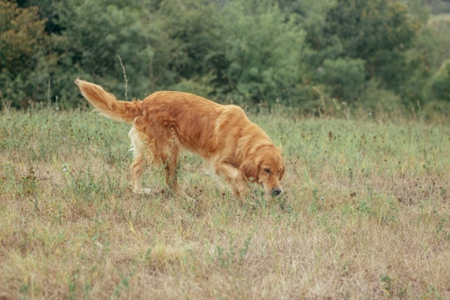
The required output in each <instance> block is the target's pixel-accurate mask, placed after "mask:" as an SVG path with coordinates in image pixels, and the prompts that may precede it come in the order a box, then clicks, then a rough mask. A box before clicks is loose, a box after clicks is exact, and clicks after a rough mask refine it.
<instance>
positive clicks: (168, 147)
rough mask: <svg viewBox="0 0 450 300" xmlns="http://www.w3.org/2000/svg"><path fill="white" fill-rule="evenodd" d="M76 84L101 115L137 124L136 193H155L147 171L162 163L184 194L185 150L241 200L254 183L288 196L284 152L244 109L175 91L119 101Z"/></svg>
mask: <svg viewBox="0 0 450 300" xmlns="http://www.w3.org/2000/svg"><path fill="white" fill-rule="evenodd" d="M75 84H76V85H77V86H78V87H79V88H80V90H81V93H82V95H83V96H84V97H85V98H86V99H87V100H88V101H89V102H90V103H91V104H92V105H93V106H94V107H95V109H96V111H98V112H99V113H101V114H103V115H104V116H106V117H108V118H111V119H113V120H116V121H123V122H126V123H129V124H131V125H132V126H133V128H132V129H131V131H130V133H129V137H130V138H131V144H132V150H133V152H134V162H133V164H132V165H131V173H132V176H131V177H132V185H133V191H134V192H135V193H143V192H146V193H148V192H149V190H147V189H142V186H141V176H142V173H143V172H144V169H145V168H146V167H147V166H148V165H149V164H150V163H154V164H159V163H161V162H162V163H163V166H164V169H165V179H166V183H167V185H168V186H169V187H170V188H171V190H172V191H174V192H175V193H176V194H177V195H180V194H181V190H180V186H179V184H178V181H177V174H176V173H177V163H178V159H179V157H180V153H181V151H183V150H187V151H190V152H192V153H194V154H197V155H198V156H200V157H201V158H203V160H204V161H205V165H206V167H207V168H208V169H209V170H211V171H214V172H215V173H216V174H222V175H224V176H225V179H226V181H227V183H228V184H230V185H231V187H232V189H233V193H234V195H235V196H236V197H237V198H240V199H243V198H245V197H246V196H247V194H248V182H253V183H259V184H261V186H262V187H263V188H264V191H265V197H266V198H267V199H270V198H271V197H272V196H275V195H278V194H280V193H281V192H282V188H281V185H280V180H281V178H282V177H283V175H284V169H285V167H284V163H283V156H282V155H281V152H280V149H278V148H277V147H275V146H274V144H273V143H272V141H271V140H270V138H269V137H268V135H267V134H266V133H265V132H264V131H263V130H262V129H261V128H260V127H258V126H257V125H255V124H254V123H252V122H251V121H250V120H249V119H248V118H247V116H246V114H245V112H244V111H243V110H242V109H241V108H240V107H238V106H235V105H220V104H217V103H215V102H212V101H210V100H207V99H205V98H202V97H199V96H196V95H193V94H189V93H183V92H173V91H161V92H155V93H153V94H151V95H150V96H148V97H147V98H145V99H144V100H143V101H133V102H127V101H118V100H116V98H115V97H114V95H112V94H110V93H107V92H105V90H103V88H102V87H100V86H99V85H96V84H93V83H89V82H87V81H83V80H80V79H77V80H75Z"/></svg>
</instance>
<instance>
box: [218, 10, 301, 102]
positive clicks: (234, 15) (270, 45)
mask: <svg viewBox="0 0 450 300" xmlns="http://www.w3.org/2000/svg"><path fill="white" fill-rule="evenodd" d="M286 17H287V16H286V14H284V13H283V12H282V11H281V10H280V9H279V7H278V5H277V4H276V3H274V2H273V1H262V2H261V1H230V2H228V3H227V5H226V7H224V8H223V10H222V11H221V24H222V26H223V28H222V29H221V31H222V38H223V42H222V49H223V56H222V58H223V59H222V60H219V61H218V62H219V63H220V64H217V68H216V71H215V75H216V81H215V87H216V90H217V91H219V93H221V94H226V95H228V96H232V97H233V98H234V99H235V100H236V99H250V100H251V101H252V102H253V103H259V102H267V103H274V102H275V101H276V100H277V99H278V101H282V100H286V99H288V98H290V96H292V95H290V94H289V91H292V90H293V89H292V88H293V87H295V86H296V85H297V84H298V82H299V78H300V74H301V62H300V58H301V57H300V54H301V51H302V47H303V38H304V33H303V31H302V30H301V27H299V26H298V24H296V23H295V22H294V19H293V18H288V19H287V20H286ZM288 17H289V16H288Z"/></svg>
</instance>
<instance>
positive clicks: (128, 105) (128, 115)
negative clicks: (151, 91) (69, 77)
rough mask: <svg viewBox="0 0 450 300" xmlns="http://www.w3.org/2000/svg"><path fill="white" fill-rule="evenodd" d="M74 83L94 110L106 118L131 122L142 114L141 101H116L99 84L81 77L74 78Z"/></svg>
mask: <svg viewBox="0 0 450 300" xmlns="http://www.w3.org/2000/svg"><path fill="white" fill-rule="evenodd" d="M75 84H76V85H78V87H79V88H80V91H81V94H82V95H83V96H84V98H86V100H87V101H89V103H91V104H92V105H93V106H94V107H95V110H96V111H97V112H99V113H100V114H102V115H104V116H105V117H107V118H110V119H113V120H116V121H122V122H126V123H132V122H133V120H134V119H135V118H136V117H139V116H141V115H142V102H141V101H133V102H126V101H118V100H117V99H116V97H114V95H113V94H110V93H108V92H106V91H105V90H104V89H103V88H102V87H101V86H99V85H96V84H93V83H90V82H87V81H84V80H81V79H76V80H75Z"/></svg>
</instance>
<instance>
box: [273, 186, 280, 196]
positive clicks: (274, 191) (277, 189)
mask: <svg viewBox="0 0 450 300" xmlns="http://www.w3.org/2000/svg"><path fill="white" fill-rule="evenodd" d="M279 194H281V189H280V188H279V187H274V188H273V189H272V196H278V195H279Z"/></svg>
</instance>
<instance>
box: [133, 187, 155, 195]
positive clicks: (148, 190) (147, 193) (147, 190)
mask: <svg viewBox="0 0 450 300" xmlns="http://www.w3.org/2000/svg"><path fill="white" fill-rule="evenodd" d="M151 192H152V190H151V189H149V188H143V189H140V190H136V189H134V190H133V193H135V194H138V195H149V194H150V193H151Z"/></svg>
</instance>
